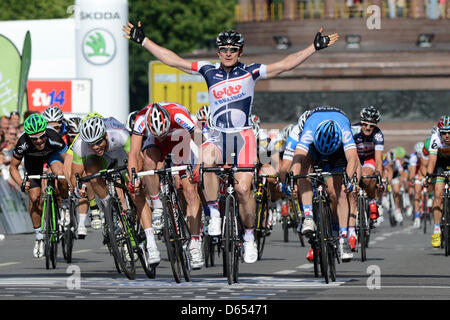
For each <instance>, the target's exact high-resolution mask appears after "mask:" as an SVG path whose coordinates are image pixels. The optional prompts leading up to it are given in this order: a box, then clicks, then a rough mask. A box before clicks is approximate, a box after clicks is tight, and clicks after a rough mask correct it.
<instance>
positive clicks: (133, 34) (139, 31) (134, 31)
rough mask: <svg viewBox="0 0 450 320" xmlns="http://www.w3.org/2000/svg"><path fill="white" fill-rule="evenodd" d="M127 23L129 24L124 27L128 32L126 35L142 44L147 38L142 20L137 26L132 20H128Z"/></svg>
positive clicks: (124, 30)
mask: <svg viewBox="0 0 450 320" xmlns="http://www.w3.org/2000/svg"><path fill="white" fill-rule="evenodd" d="M127 24H128V26H123V27H122V30H123V32H125V33H126V35H124V37H125V38H127V39H130V40H132V41H134V42H136V43H139V44H141V45H142V42H143V41H144V39H145V33H144V28H143V27H142V24H141V22H140V21H138V26H137V27H135V26H134V25H133V24H132V23H131V22H130V21H127Z"/></svg>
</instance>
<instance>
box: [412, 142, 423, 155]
mask: <svg viewBox="0 0 450 320" xmlns="http://www.w3.org/2000/svg"><path fill="white" fill-rule="evenodd" d="M423 145H424V144H423V142H417V143H416V144H415V145H414V150H416V152H417V154H418V155H422V153H423Z"/></svg>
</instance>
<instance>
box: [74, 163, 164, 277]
mask: <svg viewBox="0 0 450 320" xmlns="http://www.w3.org/2000/svg"><path fill="white" fill-rule="evenodd" d="M127 170H128V166H127V165H122V166H120V167H118V168H112V169H103V170H100V171H99V172H98V173H95V174H92V175H89V176H84V177H82V178H80V176H79V175H78V174H76V179H77V186H78V188H79V189H81V187H82V183H83V182H88V181H90V180H92V179H95V178H101V179H103V180H104V181H105V183H106V186H107V190H108V195H109V200H108V202H107V204H106V207H105V211H104V212H105V225H104V236H105V239H104V243H105V244H106V245H107V246H108V249H109V250H110V253H111V254H112V255H113V257H114V264H115V266H116V269H117V271H118V272H119V273H121V272H123V273H124V274H125V276H126V277H127V278H128V279H130V280H134V279H135V278H136V266H135V260H136V258H138V259H139V261H140V262H141V265H142V268H143V269H144V272H145V274H146V275H147V277H149V278H150V279H153V278H155V276H156V266H157V265H148V262H147V261H148V253H147V246H146V237H145V233H144V231H143V229H142V227H141V225H140V223H139V221H138V219H137V210H136V206H135V204H134V202H133V200H132V198H131V196H130V193H129V191H128V188H127V185H126V182H127V180H126V177H125V176H124V172H126V171H127Z"/></svg>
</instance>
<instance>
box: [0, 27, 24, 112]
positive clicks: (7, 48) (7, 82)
mask: <svg viewBox="0 0 450 320" xmlns="http://www.w3.org/2000/svg"><path fill="white" fill-rule="evenodd" d="M20 66H21V58H20V53H19V51H18V50H17V48H16V46H15V45H14V44H13V43H12V42H11V41H10V40H9V39H8V38H6V37H5V36H3V35H1V34H0V116H1V115H7V116H9V114H10V113H11V112H12V111H16V110H17V104H18V99H19V78H20ZM26 110H27V99H23V103H22V111H26Z"/></svg>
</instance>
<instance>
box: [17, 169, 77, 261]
mask: <svg viewBox="0 0 450 320" xmlns="http://www.w3.org/2000/svg"><path fill="white" fill-rule="evenodd" d="M29 179H44V180H47V183H46V187H45V190H44V202H43V205H42V216H41V232H42V233H43V235H44V256H45V267H46V269H50V265H51V266H52V268H53V269H55V268H56V262H57V256H58V243H59V240H60V239H61V237H62V236H66V232H63V230H67V229H69V228H67V227H65V226H62V227H61V224H60V212H59V206H58V194H57V190H56V184H55V181H56V180H58V179H66V177H64V176H60V175H55V174H53V173H51V172H50V173H44V174H42V175H28V174H27V173H25V176H24V179H23V183H22V190H23V189H24V186H25V184H26V182H27V181H28V180H29ZM69 230H70V229H69ZM68 234H71V232H68ZM65 241H66V243H69V242H71V240H69V239H68V238H66V239H65ZM71 245H72V246H73V242H72V243H71ZM70 260H71V256H70ZM66 261H67V260H66ZM67 262H69V261H67Z"/></svg>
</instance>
